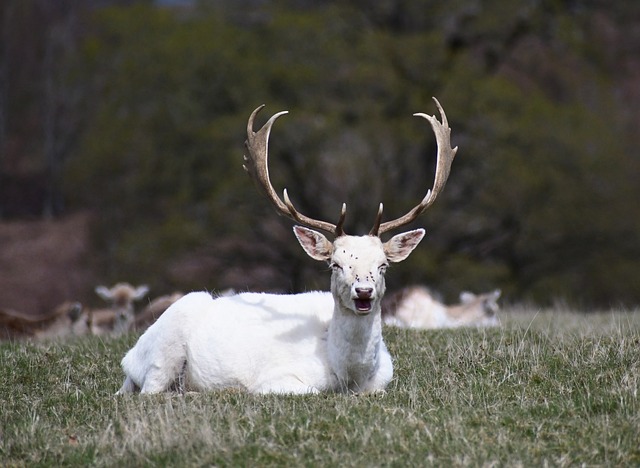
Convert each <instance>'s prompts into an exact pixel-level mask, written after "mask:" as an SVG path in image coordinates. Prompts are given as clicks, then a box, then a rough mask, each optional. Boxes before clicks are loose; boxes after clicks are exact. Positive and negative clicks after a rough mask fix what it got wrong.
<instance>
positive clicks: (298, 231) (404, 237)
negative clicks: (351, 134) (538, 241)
mask: <svg viewBox="0 0 640 468" xmlns="http://www.w3.org/2000/svg"><path fill="white" fill-rule="evenodd" d="M434 100H435V99H434ZM435 102H436V105H437V107H438V110H439V111H440V115H441V117H442V123H440V122H439V121H438V120H437V118H436V117H434V116H429V115H425V114H415V115H416V116H420V117H423V118H425V119H427V120H428V121H429V123H430V124H431V127H432V128H433V131H434V133H435V135H436V141H437V144H438V154H437V163H436V175H435V182H434V186H433V189H432V190H429V191H428V192H427V194H426V195H425V197H424V198H423V200H422V201H421V202H420V203H419V204H418V205H417V206H415V207H414V208H413V209H412V210H410V211H409V212H408V213H407V214H405V215H404V216H402V217H400V218H398V219H395V220H393V221H387V222H385V223H381V218H382V204H380V206H379V209H378V214H377V216H376V220H375V222H374V226H373V228H372V229H371V231H370V233H369V234H368V235H365V236H352V235H346V234H345V233H344V230H343V224H344V219H345V214H346V205H344V204H343V205H342V212H341V215H340V219H339V221H338V223H337V224H331V223H329V222H325V221H320V220H316V219H312V218H309V217H307V216H305V215H303V214H301V213H300V212H298V210H297V209H296V208H295V207H294V206H293V204H292V203H291V201H290V199H289V197H288V195H287V191H286V189H285V191H284V201H283V200H282V199H280V197H278V195H277V194H276V192H275V190H274V189H273V186H272V185H271V181H270V180H269V171H268V167H267V165H268V140H269V133H270V132H271V127H272V125H273V123H274V122H275V120H276V119H277V118H278V117H280V116H281V115H283V114H285V113H286V112H280V113H277V114H275V115H273V116H272V117H271V118H270V119H269V120H268V121H267V123H266V124H265V125H264V126H263V127H262V128H261V129H260V130H259V131H258V132H254V131H253V123H254V119H255V116H256V114H257V113H258V111H260V109H262V107H263V106H260V107H258V108H257V109H256V110H255V111H253V113H252V114H251V116H250V117H249V121H248V124H247V142H246V143H245V145H246V147H247V149H248V155H246V156H245V166H244V167H245V170H246V171H247V172H248V173H249V175H250V176H251V177H252V178H253V179H254V181H255V182H256V183H257V185H258V187H259V188H260V189H262V190H263V191H264V193H265V194H266V195H267V197H268V198H269V200H271V202H272V203H273V204H274V205H275V206H276V208H277V211H278V212H279V213H280V214H283V215H286V216H289V217H291V218H293V219H294V220H295V221H297V222H298V223H300V224H303V225H306V226H307V227H302V226H295V227H294V233H295V236H296V237H297V239H298V241H299V242H300V244H301V246H302V248H303V249H304V251H305V252H306V253H307V254H308V255H309V256H310V257H311V258H313V259H315V260H319V261H326V262H328V263H329V265H330V267H331V270H332V273H331V292H330V293H328V292H309V293H303V294H294V295H275V294H260V293H243V294H238V295H234V296H229V297H219V298H215V299H214V298H213V297H212V296H211V295H210V294H209V293H206V292H196V293H191V294H187V295H186V296H184V297H183V298H181V299H179V300H178V301H177V302H175V303H174V304H173V305H172V306H171V307H169V309H167V311H166V312H164V314H162V315H161V316H160V318H159V319H158V320H157V321H156V322H155V323H154V324H153V325H152V326H151V327H149V329H148V330H147V331H146V332H145V333H144V334H143V335H142V336H141V337H140V339H139V340H138V342H137V343H136V345H135V346H134V347H133V348H132V349H131V350H130V351H129V352H128V353H127V354H126V355H125V357H124V358H123V360H122V367H123V369H124V372H125V374H126V378H125V381H124V383H123V385H122V387H121V388H120V390H119V391H118V393H126V392H133V391H136V390H140V391H141V392H142V393H147V392H161V391H166V390H168V389H171V388H174V387H175V386H176V385H177V386H178V387H179V388H180V389H188V390H211V389H221V388H229V387H231V388H240V389H243V390H246V391H249V392H252V393H296V394H300V393H316V392H322V391H338V392H374V391H381V390H384V388H385V387H386V386H387V384H388V383H389V382H390V380H391V378H392V376H393V365H392V362H391V356H390V355H389V352H388V351H387V348H386V346H385V344H384V341H383V339H382V317H381V307H380V301H381V299H382V296H383V294H384V291H385V281H384V274H385V270H386V268H387V266H388V264H389V263H392V262H400V261H402V260H404V259H405V258H407V256H408V255H409V254H410V253H411V252H412V251H413V249H414V248H415V247H416V246H417V245H418V243H419V242H420V241H421V240H422V237H423V236H424V230H423V229H416V230H413V231H409V232H405V233H403V234H398V235H395V236H394V237H392V238H391V239H390V240H388V241H386V242H382V241H381V240H380V237H379V236H380V235H381V234H383V233H385V232H388V231H390V230H392V229H396V228H398V227H400V226H403V225H405V224H407V223H410V222H411V221H413V220H415V219H416V218H417V217H418V215H420V214H421V213H422V212H423V211H424V210H425V209H427V208H428V207H429V206H431V204H432V203H433V202H434V201H435V199H436V197H437V196H438V194H439V193H440V191H441V190H442V188H443V187H444V185H445V182H446V180H447V177H448V175H449V171H450V168H451V163H452V161H453V158H454V156H455V154H456V151H457V148H455V149H454V148H451V146H450V132H451V130H450V128H449V126H448V123H447V118H446V115H445V113H444V111H443V109H442V107H441V106H440V103H438V101H437V100H435ZM309 228H314V229H318V230H321V231H325V232H328V233H330V234H332V235H333V236H334V237H335V239H334V240H333V242H331V241H330V240H328V239H327V238H326V237H325V236H324V235H323V234H321V233H320V232H318V231H316V230H313V229H309Z"/></svg>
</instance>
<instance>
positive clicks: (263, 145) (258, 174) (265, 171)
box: [243, 104, 347, 237]
mask: <svg viewBox="0 0 640 468" xmlns="http://www.w3.org/2000/svg"><path fill="white" fill-rule="evenodd" d="M263 107H264V104H263V105H261V106H260V107H258V108H257V109H256V110H254V111H253V112H252V113H251V116H250V117H249V122H248V123H247V141H245V143H244V145H245V147H246V148H247V150H248V152H249V154H248V155H245V156H244V164H243V167H244V170H245V171H247V172H248V173H249V176H251V178H252V179H253V180H254V181H255V182H256V184H257V185H258V187H259V188H260V189H261V190H262V191H263V192H264V193H265V195H266V196H267V198H268V199H269V200H271V202H272V203H273V204H274V205H275V207H276V210H277V211H278V213H279V214H282V215H285V216H288V217H289V218H292V219H294V220H295V221H297V222H298V223H300V224H304V225H305V226H308V227H311V228H315V229H320V230H322V231H325V232H328V233H331V234H334V235H335V236H336V237H338V236H342V235H344V230H343V225H344V219H345V216H346V213H347V205H346V204H344V203H343V204H342V210H341V213H340V220H339V221H338V224H332V223H329V222H326V221H320V220H317V219H313V218H309V217H308V216H305V215H303V214H302V213H300V212H299V211H298V210H296V208H295V207H294V206H293V203H291V200H290V199H289V195H288V194H287V189H284V192H283V196H284V202H283V201H282V200H281V199H280V197H279V196H278V195H277V194H276V191H275V190H274V188H273V185H271V180H270V179H269V167H268V160H269V133H270V132H271V127H272V126H273V123H274V122H275V121H276V119H278V117H280V116H281V115H284V114H286V113H287V112H288V111H282V112H278V113H277V114H274V115H273V116H272V117H271V118H270V119H269V120H268V121H267V123H265V124H264V125H263V127H262V128H261V129H260V130H258V131H257V132H254V131H253V122H254V120H255V118H256V115H257V114H258V112H260V110H261V109H262V108H263Z"/></svg>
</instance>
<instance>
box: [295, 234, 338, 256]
mask: <svg viewBox="0 0 640 468" xmlns="http://www.w3.org/2000/svg"><path fill="white" fill-rule="evenodd" d="M293 233H294V234H295V235H296V237H297V238H298V242H300V245H301V246H302V248H303V249H304V251H305V252H307V255H309V257H311V258H313V259H314V260H320V261H325V260H329V259H330V258H331V254H332V253H333V244H332V243H331V242H329V240H328V239H327V238H326V237H324V236H323V235H322V234H320V233H319V232H317V231H314V230H312V229H308V228H305V227H302V226H293Z"/></svg>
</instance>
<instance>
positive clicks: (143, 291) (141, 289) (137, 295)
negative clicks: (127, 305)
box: [132, 284, 149, 301]
mask: <svg viewBox="0 0 640 468" xmlns="http://www.w3.org/2000/svg"><path fill="white" fill-rule="evenodd" d="M148 292H149V286H147V285H146V284H141V285H140V286H138V287H137V288H136V289H135V291H134V292H133V298H132V299H133V300H134V301H139V300H140V299H142V298H143V297H144V296H146V295H147V293H148Z"/></svg>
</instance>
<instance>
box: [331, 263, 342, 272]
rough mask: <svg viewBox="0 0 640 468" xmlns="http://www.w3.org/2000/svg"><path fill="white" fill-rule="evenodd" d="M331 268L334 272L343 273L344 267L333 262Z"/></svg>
mask: <svg viewBox="0 0 640 468" xmlns="http://www.w3.org/2000/svg"><path fill="white" fill-rule="evenodd" d="M329 267H330V268H331V269H332V270H333V271H342V267H341V266H340V265H338V264H337V263H336V262H331V263H330V264H329Z"/></svg>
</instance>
